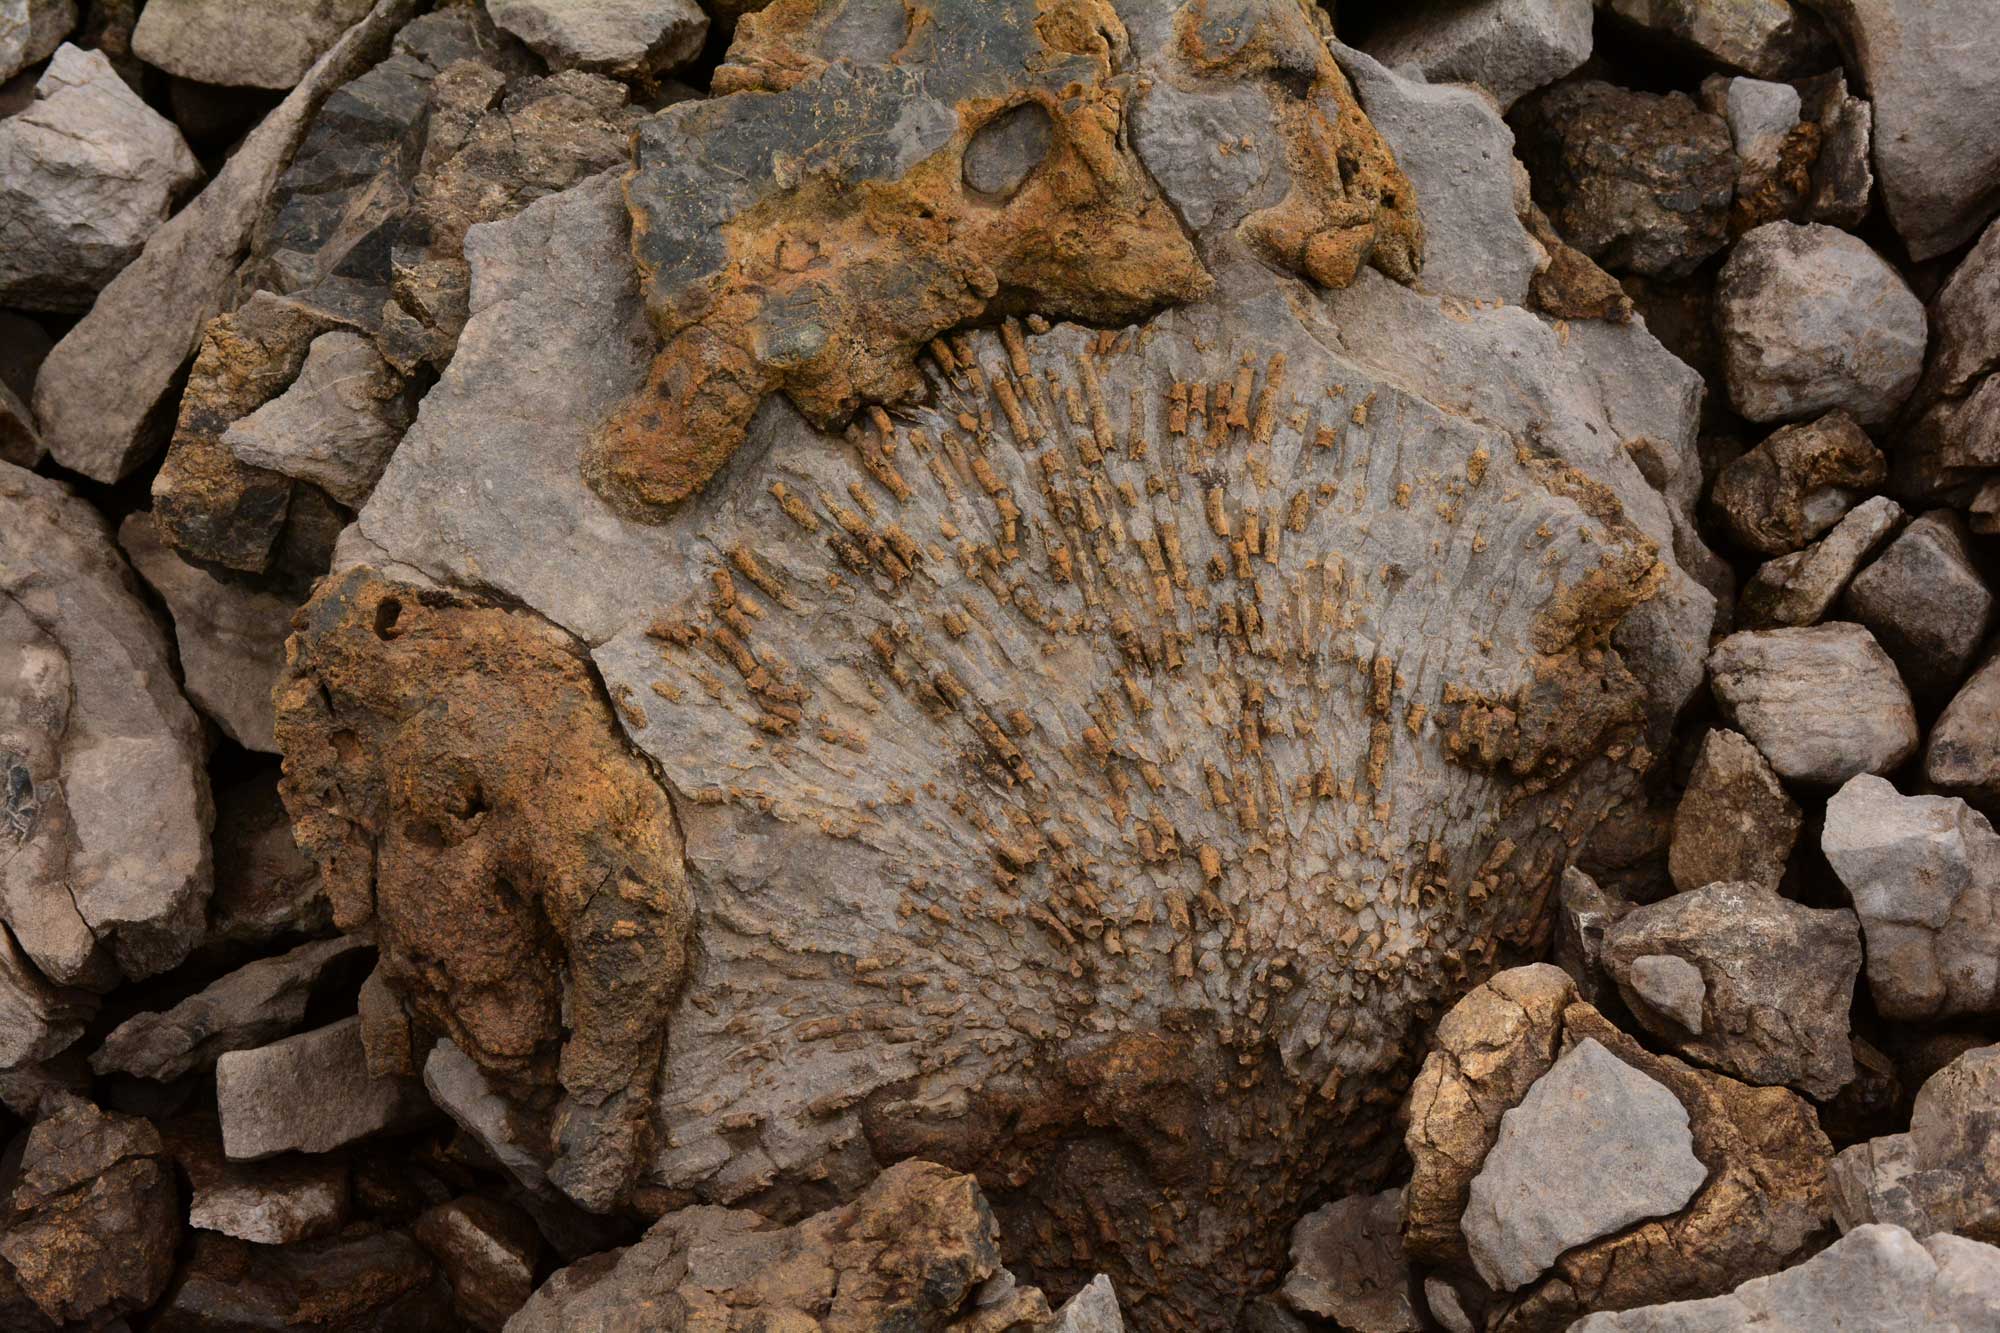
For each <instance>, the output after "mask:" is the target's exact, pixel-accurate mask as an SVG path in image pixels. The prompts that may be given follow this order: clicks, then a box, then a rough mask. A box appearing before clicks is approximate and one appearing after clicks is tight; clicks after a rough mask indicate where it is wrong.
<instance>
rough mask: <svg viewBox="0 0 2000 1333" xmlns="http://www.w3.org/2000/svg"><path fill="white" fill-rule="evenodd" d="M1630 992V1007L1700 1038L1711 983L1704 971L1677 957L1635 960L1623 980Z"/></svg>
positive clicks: (1652, 956) (1657, 955)
mask: <svg viewBox="0 0 2000 1333" xmlns="http://www.w3.org/2000/svg"><path fill="white" fill-rule="evenodd" d="M1621 979H1622V980H1623V981H1624V983H1625V985H1626V986H1627V987H1628V988H1629V992H1630V994H1631V996H1632V999H1631V1000H1630V1001H1629V1003H1632V1004H1635V1005H1638V1006H1640V1007H1641V1008H1644V1009H1646V1010H1647V1011H1648V1012H1649V1013H1651V1014H1654V1015H1659V1016H1662V1017H1664V1018H1666V1019H1667V1020H1668V1021H1669V1022H1670V1023H1671V1024H1673V1026H1674V1027H1676V1028H1678V1029H1679V1031H1680V1032H1683V1033H1692V1034H1693V1035H1695V1036H1697V1037H1699V1036H1700V1035H1701V1030H1702V1024H1703V1022H1704V1019H1703V1016H1702V1010H1703V1006H1704V1003H1705V1001H1706V1000H1707V999H1708V983H1707V982H1705V981H1703V980H1702V976H1701V969H1700V968H1698V967H1696V966H1695V965H1694V964H1693V963H1690V962H1688V961H1687V960H1686V959H1685V958H1682V957H1680V956H1678V955H1676V954H1670V953H1649V954H1641V955H1640V956H1639V957H1637V958H1634V959H1632V960H1631V961H1630V963H1629V964H1628V965H1627V966H1626V967H1625V968H1624V969H1623V975H1622V978H1621Z"/></svg>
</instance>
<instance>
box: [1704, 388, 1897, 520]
mask: <svg viewBox="0 0 2000 1333" xmlns="http://www.w3.org/2000/svg"><path fill="white" fill-rule="evenodd" d="M1887 475H1888V466H1887V464H1886V463H1885V462H1884V460H1883V458H1882V453H1881V451H1880V450H1878V449H1877V448H1876V447H1875V444H1874V442H1873V441H1872V440H1870V439H1869V438H1868V434H1867V432H1866V431H1864V430H1862V429H1861V427H1860V426H1859V425H1858V424H1857V423H1856V422H1855V420H1854V418H1853V417H1851V416H1849V415H1848V414H1847V413H1846V412H1843V411H1834V412H1829V413H1827V414H1826V415H1825V416H1823V417H1821V418H1819V419H1818V420H1817V421H1811V422H1801V423H1798V424H1796V425H1791V426H1781V427H1779V428H1778V429H1777V430H1774V431H1772V432H1771V433H1770V435H1768V436H1766V437H1765V439H1764V440H1763V442H1762V443H1760V444H1759V445H1757V447H1756V448H1754V449H1751V450H1750V451H1748V452H1747V453H1745V454H1743V455H1742V456H1741V457H1739V458H1737V459H1735V460H1734V461H1733V462H1731V463H1730V464H1729V465H1728V466H1727V467H1725V468H1724V469H1723V470H1722V472H1721V475H1719V476H1718V477H1717V478H1716V482H1715V491H1714V495H1713V497H1712V501H1713V503H1714V505H1715V508H1716V509H1717V510H1718V511H1719V512H1720V513H1721V515H1722V516H1723V518H1724V519H1725V520H1726V521H1727V522H1728V524H1729V530H1730V532H1731V533H1732V534H1734V535H1735V537H1736V539H1737V540H1738V541H1740V542H1742V543H1743V544H1744V545H1746V546H1748V547H1750V548H1751V549H1752V550H1756V551H1762V552H1763V553H1764V554H1766V555H1784V554H1786V553H1788V552H1791V551H1796V550H1798V549H1799V548H1800V547H1802V546H1804V545H1805V544H1806V543H1807V542H1809V541H1811V540H1812V539H1813V538H1815V537H1817V536H1819V535H1820V534H1821V533H1823V532H1825V531H1826V530H1827V529H1829V528H1831V527H1832V526H1833V525H1834V524H1835V523H1838V522H1839V521H1840V519H1841V517H1842V516H1843V515H1844V514H1846V513H1847V511H1848V510H1849V509H1850V508H1851V507H1852V506H1853V505H1854V503H1855V502H1856V501H1857V500H1858V499H1859V498H1860V493H1861V492H1863V491H1865V490H1867V489H1868V488H1870V487H1873V486H1878V485H1880V484H1881V482H1882V480H1883V478H1884V477H1885V476H1887Z"/></svg>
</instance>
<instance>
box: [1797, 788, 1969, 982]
mask: <svg viewBox="0 0 2000 1333" xmlns="http://www.w3.org/2000/svg"><path fill="white" fill-rule="evenodd" d="M1820 846H1821V848H1822V849H1823V850H1824V851H1825V853H1826V859H1827V861H1828V862H1829V863H1831V865H1832V866H1833V870H1834V873H1835V874H1836V875H1838V876H1839V877H1840V881H1841V883H1843V884H1845V885H1846V886H1847V892H1848V894H1849V896H1851V897H1852V898H1853V900H1854V910H1855V912H1856V914H1857V915H1859V916H1860V918H1861V932H1862V935H1863V937H1864V938H1865V939H1866V941H1867V945H1868V964H1867V970H1868V989H1869V992H1870V993H1871V994H1872V995H1873V996H1874V997H1875V1006H1876V1008H1877V1009H1879V1010H1880V1011H1881V1012H1882V1015H1883V1016H1884V1017H1885V1018H1892V1019H1912V1020H1916V1019H1934V1018H1946V1017H1950V1016H1953V1015H1957V1014H1978V1013H1991V1012H1993V1011H1995V1009H1996V1008H2000V940H1996V938H1995V935H1996V922H2000V836H1996V835H1995V833H1994V832H1993V826H1992V825H1991V824H1989V823H1988V822H1987V820H1986V816H1984V815H1982V814H1980V813H1979V812H1978V811H1976V810H1974V809H1972V808H1971V807H1970V806H1968V805H1966V803H1965V802H1964V801H1962V800H1959V799H1958V798H1957V797H1944V796H1903V795H1901V794H1899V793H1898V792H1897V791H1896V789H1895V788H1894V787H1892V786H1890V785H1889V784H1888V783H1887V782H1885V781H1883V780H1882V779H1881V778H1877V777H1867V776H1862V777H1857V778H1855V779H1854V780H1853V781H1851V782H1849V783H1848V784H1847V785H1846V786H1844V787H1842V788H1841V789H1840V790H1839V791H1838V792H1836V793H1834V796H1833V799H1832V800H1831V801H1829V802H1828V803H1827V807H1826V829H1825V832H1824V833H1823V834H1822V835H1821V840H1820Z"/></svg>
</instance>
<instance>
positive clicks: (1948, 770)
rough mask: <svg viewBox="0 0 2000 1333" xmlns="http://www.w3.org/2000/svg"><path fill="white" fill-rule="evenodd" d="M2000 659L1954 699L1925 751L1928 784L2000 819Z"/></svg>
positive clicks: (1990, 661)
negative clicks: (1959, 797)
mask: <svg viewBox="0 0 2000 1333" xmlns="http://www.w3.org/2000/svg"><path fill="white" fill-rule="evenodd" d="M1996 723H2000V656H1996V657H1993V658H1990V659H1988V661H1987V662H1986V664H1985V665H1984V666H1982V667H1980V668H1979V670H1977V671H1975V672H1973V673H1972V676H1971V678H1970V679H1968V680H1967V681H1966V682H1965V684H1964V686H1962V687H1961V688H1960V689H1959V691H1958V693H1957V694H1956V695H1954V696H1952V700H1951V702H1950V703H1949V704H1947V705H1945V710H1944V712H1943V713H1942V714H1940V715H1939V717H1938V720H1937V724H1936V725H1935V726H1933V727H1932V728H1931V735H1930V741H1929V743H1928V744H1927V745H1926V746H1925V748H1924V781H1925V782H1926V783H1928V784H1929V785H1930V786H1932V787H1935V788H1936V789H1937V790H1939V791H1941V792H1944V793H1945V794H1947V795H1950V796H1962V797H1964V798H1965V799H1966V800H1968V801H1970V802H1971V803H1972V804H1974V805H1976V806H1978V807H1979V808H1980V809H1981V810H1984V811H1985V812H1986V813H1987V814H1989V815H1994V814H2000V725H1996Z"/></svg>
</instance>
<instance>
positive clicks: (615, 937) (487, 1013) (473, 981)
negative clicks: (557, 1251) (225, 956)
mask: <svg viewBox="0 0 2000 1333" xmlns="http://www.w3.org/2000/svg"><path fill="white" fill-rule="evenodd" d="M295 623H296V624H297V626H298V633H297V634H296V635H295V637H294V638H293V639H292V641H291V643H290V645H289V650H288V657H289V659H290V660H289V663H288V670H287V675H286V677H285V678H284V680H283V681H282V682H281V683H280V685H279V687H278V695H277V703H278V725H277V734H278V744H279V746H280V748H281V749H282V750H283V751H284V754H285V778H284V782H283V784H282V791H283V794H284V798H285V802H286V805H287V806H288V807H289V808H290V809H291V811H292V813H293V817H294V819H295V820H296V822H297V829H298V835H299V843H300V845H301V846H302V847H303V848H305V849H306V850H307V851H308V852H309V853H310V854H311V855H312V856H313V857H314V858H315V859H317V860H318V862H319V865H320V870H321V874H322V876H323V878H324V881H325V883H326V886H327V891H328V894H329V896H330V897H331V899H332V901H333V904H334V913H335V917H336V920H337V922H338V924H339V925H340V926H341V927H342V928H344V929H348V930H353V929H357V928H359V927H361V926H362V925H364V924H366V923H368V922H369V921H371V920H372V921H374V922H376V931H377V936H378V939H379V940H380V945H381V957H382V964H381V966H382V971H383V975H384V978H385V980H386V981H387V982H388V984H389V985H390V987H391V988H392V989H394V990H395V991H396V992H397V993H399V994H400V995H401V996H402V998H403V1001H404V1004H405V1005H406V1007H408V1008H409V1010H410V1011H411V1013H412V1015H413V1016H414V1017H415V1018H416V1019H417V1021H418V1022H419V1023H420V1024H421V1025H422V1026H423V1027H425V1028H427V1029H428V1030H429V1031H430V1032H431V1033H433V1034H437V1035H443V1036H448V1037H450V1038H451V1039H452V1040H453V1041H454V1042H456V1043H457V1044H458V1046H459V1047H460V1048H461V1049H462V1050H464V1051H465V1052H466V1053H467V1054H468V1055H470V1056H471V1057H472V1058H473V1059H474V1060H476V1061H477V1062H478V1063H479V1064H480V1065H481V1067H482V1068H484V1069H485V1070H486V1072H487V1073H488V1074H489V1075H490V1076H492V1077H493V1078H495V1079H496V1080H497V1081H499V1082H501V1083H502V1084H503V1085H504V1086H506V1087H508V1088H509V1089H510V1090H511V1091H512V1092H513V1093H514V1094H515V1095H516V1096H517V1097H518V1098H520V1099H522V1100H523V1101H524V1102H526V1103H527V1104H528V1105H530V1106H534V1107H536V1108H537V1109H543V1110H547V1111H549V1112H550V1113H551V1120H550V1124H549V1134H550V1143H549V1150H550V1152H551V1153H553V1155H554V1156H555V1157H556V1159H557V1160H556V1163H555V1166H554V1167H553V1168H552V1170H551V1175H552V1177H553V1178H554V1179H555V1180H556V1181H557V1183H558V1184H560V1185H562V1186H563V1187H564V1188H565V1189H566V1190H567V1191H569V1192H570V1193H571V1194H572V1195H573V1196H574V1197H576V1198H577V1199H578V1201H579V1202H582V1203H584V1204H585V1205H586V1206H589V1207H594V1208H605V1207H609V1206H612V1205H613V1204H615V1203H616V1202H617V1201H618V1199H619V1197H620V1196H621V1195H622V1194H623V1192H624V1191H625V1189H626V1188H627V1187H628V1186H629V1185H630V1182H631V1179H632V1174H633V1172H634V1171H636V1169H637V1167H638V1164H639V1159H640V1156H641V1155H642V1153H643V1151H644V1149H645V1144H646V1138H647V1135H646V1128H645V1127H646V1123H647V1115H648V1112H649V1111H650V1109H651V1106H652V1099H653V1089H654V1083H655V1081H656V1079H657V1075H658V1067H659V1053H660V1050H661V1048H662V1046H663V1044H664V1042H665V1039H666V1027H667V1022H666V1015H667V1009H668V1006H669V1004H670V1003H671V1001H672V999H673V997H674V995H675V994H676V992H677V991H678V989H679V987H680V983H681V980H682V976H683V973H684V970H685V966H686V959H687V941H688V935H689V931H690V928H691V924H692V914H693V906H692V900H691V898H690V895H689V892H688V888H687V879H686V873H685V870H684V867H683V862H682V850H681V840H680V832H679V828H678V826H677V824H676V823H675V819H674V813H673V808H672V805H671V804H670V803H669V800H668V797H667V793H666V792H665V790H664V789H663V788H662V787H661V785H660V783H659V781H658V779H656V778H655V777H654V775H653V772H652V770H651V769H650V768H649V767H648V766H647V764H646V763H645V762H644V761H643V760H641V759H640V758H638V757H637V756H635V755H634V754H633V753H632V752H631V750H629V749H628V748H627V746H626V744H625V741H624V739H623V737H622V736H621V734H620V732H619V730H618V727H617V724H616V722H615V720H614V719H613V717H612V715H611V705H610V703H609V701H608V700H607V699H606V698H605V697H604V695H603V692H602V691H601V689H600V688H599V686H598V684H597V681H596V678H595V676H594V675H593V673H592V671H591V669H590V666H589V663H588V659H587V658H585V657H584V656H583V654H582V652H581V650H580V649H579V648H578V647H577V646H576V645H575V644H574V643H573V642H572V641H571V640H570V639H569V638H568V637H567V636H566V635H564V634H563V633H562V632H561V631H559V630H557V629H555V628H554V627H553V626H550V625H549V624H547V623H546V622H544V621H542V620H540V619H538V618H537V617H534V616H532V615H529V614H526V613H522V612H514V611H508V610H505V609H503V608H500V607H497V606H494V605H491V604H489V603H485V602H482V601H479V600H477V599H475V598H472V597H468V596H464V595H460V594H456V593H448V592H441V591H436V590H432V589H419V588H415V587H406V586H401V585H396V584H391V583H389V582H387V581H385V580H383V579H382V578H380V577H378V576H376V575H375V574H373V573H372V572H371V571H365V570H356V571H350V572H349V573H347V574H345V575H343V576H341V577H338V578H335V579H332V580H329V581H328V582H327V583H325V584H324V585H322V587H321V589H320V591H319V593H318V595H317V596H315V597H314V599H313V600H312V601H311V602H310V603H309V604H308V605H307V606H306V607H305V609H304V610H303V611H302V612H301V613H300V616H299V619H298V620H297V621H296V622H295Z"/></svg>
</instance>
